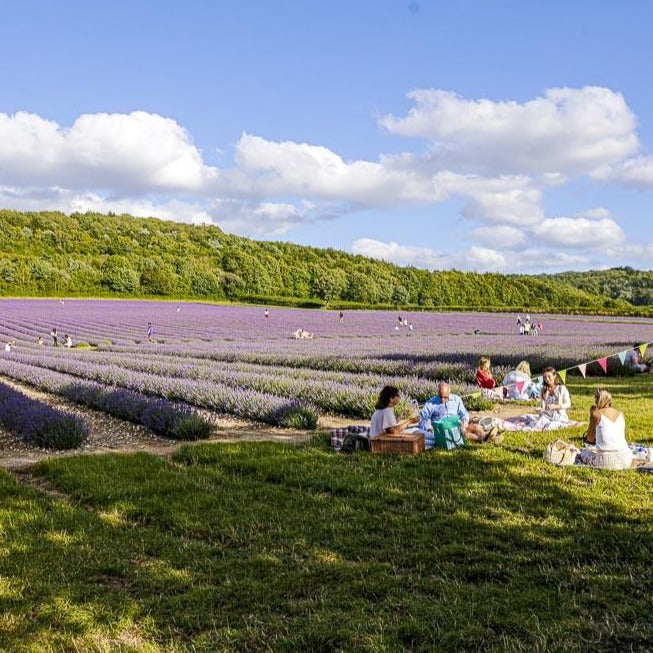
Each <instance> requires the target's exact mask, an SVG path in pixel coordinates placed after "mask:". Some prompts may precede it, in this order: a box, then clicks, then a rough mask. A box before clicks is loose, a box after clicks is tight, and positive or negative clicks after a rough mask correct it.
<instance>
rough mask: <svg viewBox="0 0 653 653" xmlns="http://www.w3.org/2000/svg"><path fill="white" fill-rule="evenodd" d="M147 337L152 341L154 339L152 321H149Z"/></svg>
mask: <svg viewBox="0 0 653 653" xmlns="http://www.w3.org/2000/svg"><path fill="white" fill-rule="evenodd" d="M147 339H148V341H149V342H152V341H153V339H154V327H153V326H152V322H148V323H147Z"/></svg>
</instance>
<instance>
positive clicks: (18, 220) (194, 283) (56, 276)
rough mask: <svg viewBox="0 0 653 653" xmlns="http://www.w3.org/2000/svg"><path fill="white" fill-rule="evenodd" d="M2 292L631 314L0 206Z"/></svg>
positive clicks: (524, 288)
mask: <svg viewBox="0 0 653 653" xmlns="http://www.w3.org/2000/svg"><path fill="white" fill-rule="evenodd" d="M0 294H1V295H3V296H8V295H11V296H86V297H88V296H102V297H107V296H116V297H162V298H170V299H173V298H174V299H179V298H188V299H191V298H195V299H207V300H232V301H242V302H259V303H260V302H266V303H270V304H272V303H276V304H288V305H310V306H323V305H329V306H332V307H334V306H351V307H363V306H370V307H381V306H386V307H389V306H413V307H415V308H419V307H423V308H427V309H431V308H481V309H486V308H487V309H494V310H498V309H504V308H505V309H515V310H519V309H522V310H523V309H525V308H527V309H530V310H540V311H544V310H583V311H592V310H599V311H610V312H627V311H628V309H629V308H632V307H631V305H630V304H628V303H627V302H626V301H624V299H623V298H613V297H612V296H610V297H604V296H600V295H599V294H598V293H594V292H591V291H589V290H586V289H584V288H581V287H580V286H579V284H578V283H573V282H572V281H571V280H567V279H566V278H562V275H560V277H533V276H517V275H500V274H477V273H472V272H467V273H463V272H457V271H447V272H429V271H427V270H419V269H416V268H411V267H405V268H404V267H397V266H395V265H392V264H390V263H384V262H382V261H377V260H373V259H368V258H365V257H363V256H353V255H351V254H346V253H344V252H340V251H337V250H333V249H317V248H313V247H302V246H299V245H292V244H290V243H279V242H258V241H253V240H249V239H247V238H241V237H238V236H232V235H228V234H225V233H223V232H222V231H221V230H220V229H219V228H218V227H215V226H194V225H189V224H183V223H178V222H169V221H163V220H159V219H157V218H134V217H131V216H129V215H120V216H116V215H111V214H110V215H99V214H95V213H84V214H79V213H77V214H72V215H70V216H67V215H65V214H63V213H57V212H41V213H20V212H15V211H7V210H5V211H0Z"/></svg>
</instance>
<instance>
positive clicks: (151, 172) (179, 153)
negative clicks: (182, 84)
mask: <svg viewBox="0 0 653 653" xmlns="http://www.w3.org/2000/svg"><path fill="white" fill-rule="evenodd" d="M0 169H1V170H2V173H1V174H0V183H3V184H19V185H27V186H34V185H37V184H38V185H42V186H53V185H56V186H61V187H65V188H75V189H108V190H111V191H113V192H114V193H116V194H124V193H127V192H134V191H143V190H145V191H148V190H159V191H179V190H186V191H199V190H201V189H202V187H203V186H204V185H205V184H206V183H207V181H209V180H211V179H214V178H215V177H216V175H217V171H216V170H215V169H213V168H209V167H207V166H205V165H204V163H203V160H202V155H201V153H200V152H199V150H198V149H197V148H196V147H195V146H194V145H193V143H192V139H191V137H190V135H189V134H188V132H187V131H186V130H185V129H183V128H182V127H181V126H180V125H178V124H177V123H176V122H175V121H174V120H171V119H170V118H163V117H162V116H159V115H157V114H151V113H145V112H143V111H135V112H133V113H130V114H107V113H97V114H84V115H81V116H80V117H79V118H78V119H77V120H76V121H75V122H74V123H73V125H72V126H71V127H70V128H69V129H65V128H62V127H60V126H59V125H58V124H57V123H55V122H52V121H49V120H44V119H43V118H41V117H40V116H37V115H35V114H32V113H25V112H18V113H16V114H14V115H13V116H9V115H7V114H4V113H0Z"/></svg>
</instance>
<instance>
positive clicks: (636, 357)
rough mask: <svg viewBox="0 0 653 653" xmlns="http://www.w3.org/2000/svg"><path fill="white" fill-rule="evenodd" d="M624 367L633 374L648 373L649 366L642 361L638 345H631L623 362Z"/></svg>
mask: <svg viewBox="0 0 653 653" xmlns="http://www.w3.org/2000/svg"><path fill="white" fill-rule="evenodd" d="M624 365H625V366H626V367H627V368H628V369H631V370H632V371H633V372H638V373H640V372H648V369H649V366H648V365H647V364H646V363H645V362H644V360H643V359H642V353H641V352H640V350H639V345H633V349H631V350H630V351H629V352H628V353H627V354H626V359H625V360H624Z"/></svg>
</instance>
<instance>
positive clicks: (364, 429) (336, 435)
mask: <svg viewBox="0 0 653 653" xmlns="http://www.w3.org/2000/svg"><path fill="white" fill-rule="evenodd" d="M369 432H370V428H369V426H357V425H355V424H352V425H350V426H343V427H341V428H339V429H331V431H330V436H331V446H332V447H333V448H334V449H335V450H336V451H340V450H341V449H342V443H343V441H344V439H345V436H347V435H350V434H360V435H369Z"/></svg>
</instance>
